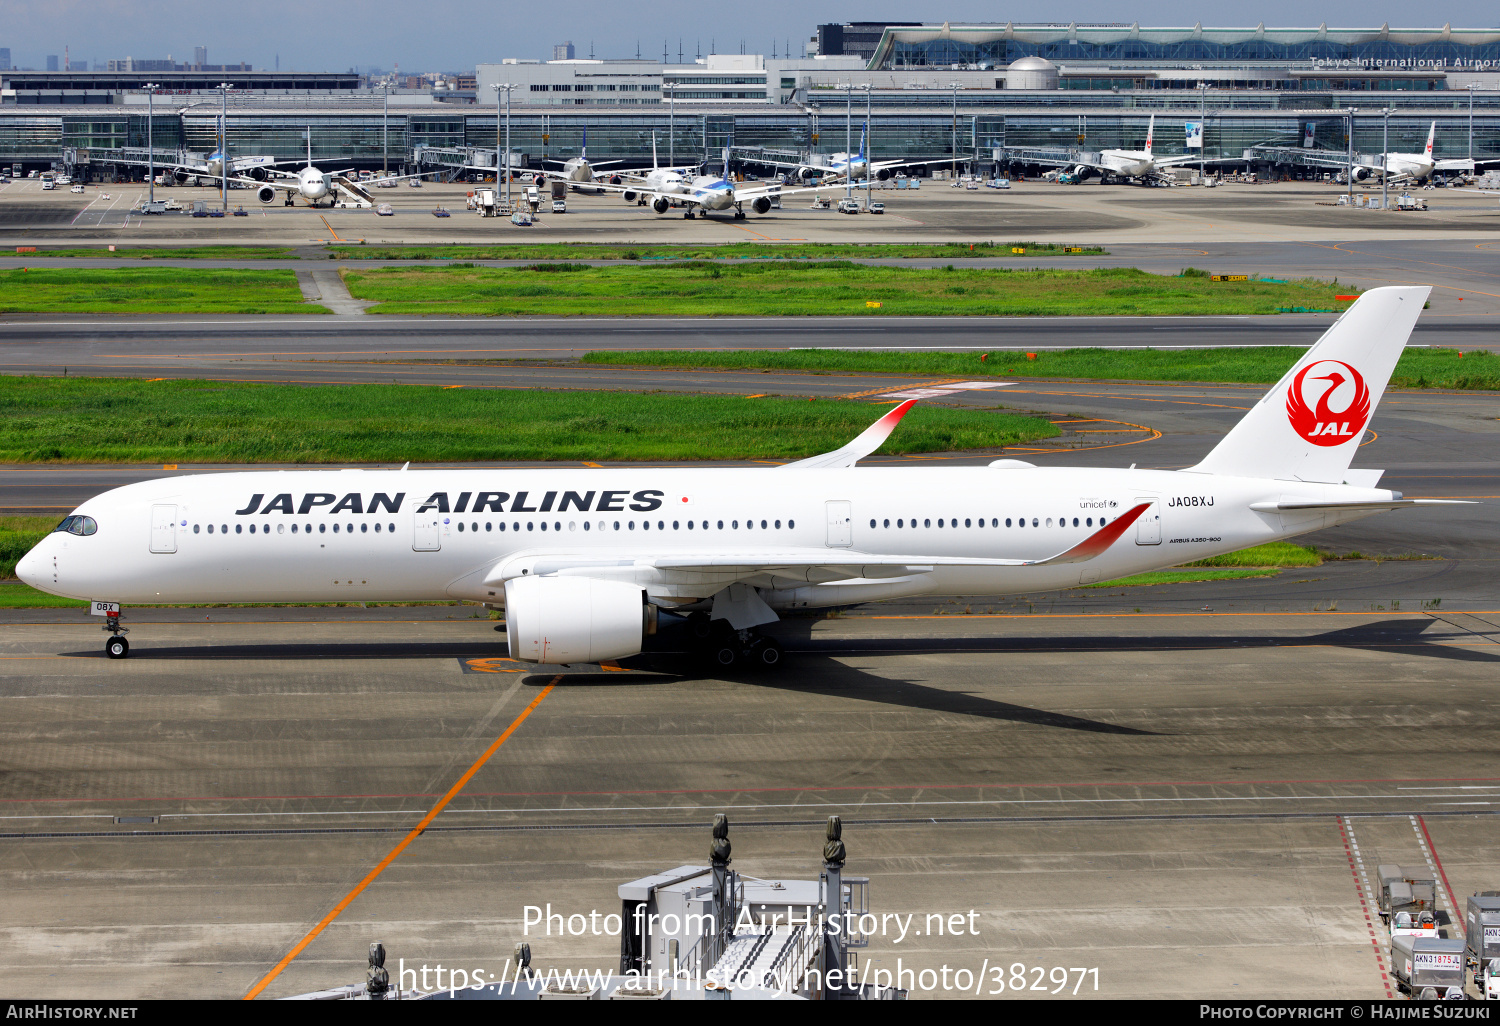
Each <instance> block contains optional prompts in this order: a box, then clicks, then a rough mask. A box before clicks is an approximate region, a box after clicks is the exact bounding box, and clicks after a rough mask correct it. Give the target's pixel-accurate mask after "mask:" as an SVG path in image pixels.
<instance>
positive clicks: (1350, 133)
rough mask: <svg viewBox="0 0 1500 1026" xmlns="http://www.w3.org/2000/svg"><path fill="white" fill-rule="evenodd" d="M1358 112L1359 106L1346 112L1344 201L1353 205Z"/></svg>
mask: <svg viewBox="0 0 1500 1026" xmlns="http://www.w3.org/2000/svg"><path fill="white" fill-rule="evenodd" d="M1358 112H1359V108H1358V107H1350V108H1348V110H1346V111H1345V112H1344V114H1345V117H1344V123H1345V125H1347V126H1348V130H1347V132H1346V134H1345V135H1344V149H1345V150H1346V151H1347V152H1346V153H1345V156H1344V160H1345V165H1344V195H1345V196H1347V197H1348V198H1347V199H1346V200H1344V202H1345V203H1347V204H1349V206H1351V207H1352V206H1354V115H1355V114H1356V113H1358Z"/></svg>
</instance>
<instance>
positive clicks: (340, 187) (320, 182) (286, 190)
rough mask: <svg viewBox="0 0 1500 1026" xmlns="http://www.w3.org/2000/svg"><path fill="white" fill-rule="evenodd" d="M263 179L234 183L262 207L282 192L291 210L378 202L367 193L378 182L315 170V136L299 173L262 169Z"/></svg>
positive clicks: (389, 177)
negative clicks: (303, 205)
mask: <svg viewBox="0 0 1500 1026" xmlns="http://www.w3.org/2000/svg"><path fill="white" fill-rule="evenodd" d="M288 163H290V162H288ZM260 170H261V172H262V173H261V177H260V179H254V178H239V177H234V176H231V178H230V180H231V181H236V182H240V183H241V184H244V185H251V186H255V187H256V188H255V198H256V199H258V200H260V201H261V202H262V203H274V202H275V201H276V193H277V192H278V191H279V192H281V193H282V194H284V195H285V197H286V205H287V206H289V207H290V206H292V205H293V203H294V202H295V200H296V199H297V198H299V197H300V198H301V199H304V200H306V201H307V202H308V203H309V204H310V205H312V206H314V207H316V206H318V205H319V204H320V203H321V202H322V201H323V200H325V199H326V200H327V201H328V205H329V206H330V207H332V206H337V205H338V204H340V203H343V204H344V205H346V206H354V207H365V208H368V207H373V206H374V205H375V199H374V197H373V196H371V195H370V194H369V192H368V191H366V189H367V187H368V186H371V185H374V184H375V181H374V180H372V181H366V182H361V181H360V180H359V179H358V177H357V176H356V175H355V174H354V172H352V171H323V170H320V169H318V168H316V167H313V162H312V134H311V132H309V133H308V134H307V165H306V166H305V167H303V168H302V170H300V171H297V172H290V171H280V170H277V169H276V168H272V167H266V168H262V169H260ZM433 173H434V172H424V173H422V174H415V175H381V176H380V178H379V179H378V180H379V181H399V180H401V179H404V178H425V177H426V176H427V175H429V174H433ZM268 177H269V178H270V179H271V181H268V182H266V183H265V184H259V182H260V181H262V180H264V179H266V178H268Z"/></svg>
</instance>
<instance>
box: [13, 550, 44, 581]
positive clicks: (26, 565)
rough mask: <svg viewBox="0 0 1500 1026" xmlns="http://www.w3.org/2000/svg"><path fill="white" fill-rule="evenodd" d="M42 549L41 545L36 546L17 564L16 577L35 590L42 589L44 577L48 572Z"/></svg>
mask: <svg viewBox="0 0 1500 1026" xmlns="http://www.w3.org/2000/svg"><path fill="white" fill-rule="evenodd" d="M40 549H41V545H37V546H35V547H34V548H33V549H32V550H31V551H30V552H28V553H26V555H24V556H22V557H21V560H20V562H18V563H17V564H16V576H17V577H19V578H20V579H21V581H22V582H23V583H25V584H29V585H31V586H32V587H33V588H39V587H41V583H40V582H41V580H42V575H43V573H44V572H45V570H46V559H45V557H44V556H42V554H41V552H40V551H39V550H40Z"/></svg>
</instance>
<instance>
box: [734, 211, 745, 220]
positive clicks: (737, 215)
mask: <svg viewBox="0 0 1500 1026" xmlns="http://www.w3.org/2000/svg"><path fill="white" fill-rule="evenodd" d="M734 219H735V220H736V221H743V220H744V219H745V212H744V211H743V210H736V211H735V212H734Z"/></svg>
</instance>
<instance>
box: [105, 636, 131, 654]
mask: <svg viewBox="0 0 1500 1026" xmlns="http://www.w3.org/2000/svg"><path fill="white" fill-rule="evenodd" d="M104 654H105V655H107V656H109V657H110V658H111V659H124V658H125V657H126V656H128V655H129V654H130V642H128V641H126V640H125V639H124V638H122V637H120V636H119V635H115V636H114V637H113V638H110V639H109V640H108V641H106V642H105V643H104Z"/></svg>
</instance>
